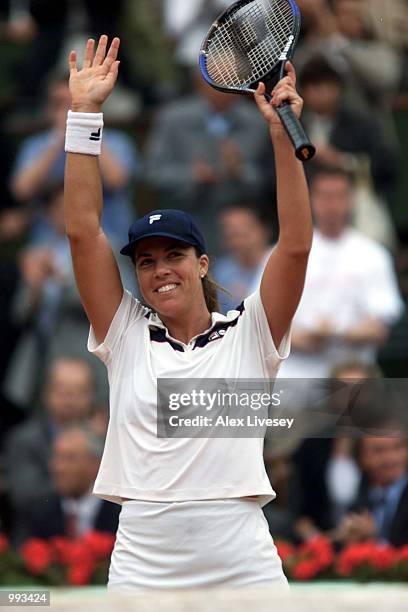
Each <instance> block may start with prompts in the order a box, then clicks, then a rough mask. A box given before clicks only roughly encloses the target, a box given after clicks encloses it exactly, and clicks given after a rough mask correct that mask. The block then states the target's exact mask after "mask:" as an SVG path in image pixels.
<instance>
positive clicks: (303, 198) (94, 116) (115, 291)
mask: <svg viewBox="0 0 408 612" xmlns="http://www.w3.org/2000/svg"><path fill="white" fill-rule="evenodd" d="M118 48H119V39H118V38H115V39H114V40H113V41H112V42H111V44H110V47H109V49H108V40H107V37H106V36H101V38H100V40H99V44H98V46H97V49H96V52H95V43H94V41H93V40H89V41H88V43H87V46H86V50H85V54H84V60H83V64H82V68H79V67H78V65H77V57H76V53H75V52H74V51H73V52H71V54H70V57H69V65H70V90H71V95H72V105H71V110H70V111H69V113H68V120H67V133H66V151H67V153H68V154H67V162H66V173H65V206H66V231H67V235H68V238H69V241H70V245H71V251H72V259H73V264H74V270H75V275H76V281H77V284H78V288H79V291H80V295H81V299H82V302H83V305H84V308H85V310H86V313H87V315H88V318H89V321H90V323H91V330H90V336H89V344H88V348H89V350H90V351H91V352H93V353H94V354H95V355H97V356H98V357H99V358H100V359H101V360H102V361H103V362H104V363H105V364H106V367H107V371H108V377H109V383H110V422H109V428H108V432H107V436H106V442H105V450H104V455H103V459H102V462H101V466H100V470H99V473H98V477H97V480H96V483H95V488H94V493H95V494H96V495H98V496H100V497H102V498H104V499H108V500H111V501H114V502H116V503H119V504H122V510H121V514H120V520H119V528H118V532H117V539H116V544H115V547H114V551H113V553H112V559H111V565H110V571H109V582H108V587H109V589H119V588H121V589H123V588H125V589H131V590H145V589H166V588H167V589H168V588H178V589H180V588H191V587H211V586H216V585H223V586H234V587H244V586H248V587H266V586H273V585H279V586H281V587H283V588H287V581H286V578H285V576H284V574H283V571H282V564H281V561H280V559H279V557H278V554H277V551H276V547H275V546H274V544H273V540H272V538H271V536H270V534H269V530H268V525H267V522H266V520H265V518H264V515H263V512H262V505H264V504H265V503H266V502H268V501H269V500H271V499H273V498H274V497H275V493H274V491H273V490H272V488H271V485H270V482H269V479H268V477H267V475H266V472H265V467H264V463H263V439H261V438H247V439H245V438H237V437H236V436H233V435H231V436H230V437H224V438H214V437H213V438H197V437H196V438H194V437H190V438H188V437H183V438H181V437H180V438H177V437H174V436H173V437H169V438H159V437H157V379H163V378H166V379H184V380H186V379H200V380H203V381H205V380H206V379H214V378H222V379H239V378H246V379H260V378H261V379H274V378H275V376H276V372H277V370H278V368H279V365H280V363H281V362H282V360H284V359H285V358H286V357H287V356H288V353H289V345H290V337H289V336H290V323H291V320H292V317H293V315H294V313H295V310H296V307H297V305H298V302H299V299H300V297H301V294H302V289H303V284H304V278H305V272H306V266H307V261H308V255H309V251H310V248H311V240H312V222H311V213H310V206H309V198H308V190H307V185H306V180H305V176H304V172H303V166H302V163H301V162H299V161H298V160H297V159H296V157H295V156H294V152H293V146H292V144H291V143H290V141H289V139H288V137H287V136H286V133H285V132H284V130H283V128H282V125H281V122H280V120H279V119H278V117H277V115H276V114H275V111H274V109H273V106H274V105H277V104H280V103H281V102H282V101H284V100H287V101H288V102H289V103H290V104H291V105H292V107H293V110H294V111H295V113H296V115H297V116H299V115H300V112H301V108H302V100H301V98H300V97H299V96H298V94H297V92H296V89H295V71H294V69H293V67H292V66H291V65H290V64H289V65H288V75H287V76H286V77H285V78H284V79H283V80H282V81H280V82H279V83H278V85H277V86H276V88H275V90H274V92H273V97H272V101H271V103H268V102H267V101H266V99H265V97H264V95H263V94H264V91H265V88H264V86H263V85H262V84H261V85H260V86H259V88H258V90H257V93H256V96H255V99H256V103H257V105H258V108H259V111H260V112H261V113H262V115H263V116H264V118H265V120H266V122H267V124H268V126H269V131H270V135H271V139H272V144H273V147H274V150H275V159H276V174H277V189H278V208H279V222H280V237H279V241H278V243H277V245H276V247H275V248H274V250H273V253H272V255H271V257H270V259H269V261H268V263H267V266H266V269H265V273H264V275H263V278H262V282H261V286H260V289H259V290H258V291H256V292H255V293H254V294H252V295H250V296H249V297H248V298H247V299H245V300H244V302H243V304H242V305H241V306H240V307H238V308H237V310H234V311H231V312H230V313H229V314H228V315H227V316H223V315H221V314H219V313H218V312H217V311H216V309H217V302H216V296H215V294H214V288H213V285H212V283H211V280H210V278H209V276H208V269H209V258H208V255H207V253H206V247H205V241H204V238H203V236H202V234H201V232H200V230H199V228H198V227H197V226H196V225H195V223H194V222H193V220H192V219H191V217H190V216H189V215H187V214H186V213H184V212H181V211H175V210H161V211H154V212H152V213H151V214H149V215H147V216H146V217H143V218H142V219H139V220H138V221H136V223H134V224H133V225H132V227H131V228H130V230H129V243H128V244H127V245H126V246H125V247H124V248H123V249H122V253H123V254H125V255H126V256H129V257H130V258H131V259H132V261H133V263H134V265H135V273H136V277H137V280H138V283H139V287H140V291H141V295H142V297H143V300H144V302H145V304H147V305H148V306H145V305H142V304H141V303H140V302H139V301H138V300H136V299H135V298H134V297H132V295H131V294H130V293H129V292H128V291H126V290H124V288H123V286H122V282H121V278H120V275H119V272H118V267H117V264H116V261H115V257H114V255H113V252H112V249H111V247H110V245H109V243H108V241H107V239H106V236H105V234H104V233H103V231H102V229H101V225H100V219H101V211H102V191H101V178H100V173H99V167H98V154H99V152H100V147H101V139H102V128H103V115H102V112H101V108H102V104H103V102H104V101H105V100H106V98H107V97H108V95H109V94H110V92H111V91H112V89H113V87H114V84H115V81H116V78H117V75H118V68H119V62H118V60H117V54H118ZM226 436H228V434H226Z"/></svg>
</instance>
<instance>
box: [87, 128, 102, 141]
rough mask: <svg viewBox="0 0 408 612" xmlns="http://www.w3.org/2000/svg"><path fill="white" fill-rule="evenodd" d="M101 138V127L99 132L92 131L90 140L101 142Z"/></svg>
mask: <svg viewBox="0 0 408 612" xmlns="http://www.w3.org/2000/svg"><path fill="white" fill-rule="evenodd" d="M100 139H101V128H99V130H98V131H97V132H91V135H90V137H89V140H94V141H95V142H99V141H100Z"/></svg>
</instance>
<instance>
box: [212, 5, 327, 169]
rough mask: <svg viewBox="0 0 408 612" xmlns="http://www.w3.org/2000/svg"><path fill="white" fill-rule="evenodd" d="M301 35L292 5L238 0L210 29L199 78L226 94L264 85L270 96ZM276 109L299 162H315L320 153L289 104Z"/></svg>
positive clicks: (283, 73) (296, 15)
mask: <svg viewBox="0 0 408 612" xmlns="http://www.w3.org/2000/svg"><path fill="white" fill-rule="evenodd" d="M299 31H300V11H299V8H298V7H297V5H296V3H295V2H294V1H293V0H239V2H235V3H234V4H232V5H231V6H230V7H229V8H227V9H226V10H225V11H224V12H223V13H221V15H220V16H219V17H218V18H217V20H216V21H215V22H214V23H213V25H212V26H211V29H210V31H209V32H208V34H207V36H206V38H205V40H204V42H203V44H202V46H201V51H200V70H201V74H202V75H203V77H204V79H205V80H206V81H207V83H209V85H211V86H212V87H214V88H215V89H218V90H219V91H223V92H227V93H239V94H250V95H252V94H253V93H254V92H255V91H256V89H257V87H258V83H259V82H260V81H263V82H264V83H265V86H266V90H267V91H270V90H271V89H272V88H273V86H274V85H275V84H276V83H277V81H278V80H280V79H282V78H283V77H284V76H285V64H286V61H287V60H290V59H291V57H292V56H293V51H294V48H295V45H296V42H297V38H298V36H299ZM266 97H267V99H268V101H270V99H271V98H270V96H268V95H266ZM274 108H275V110H276V112H277V113H278V115H279V117H280V120H281V121H282V124H283V126H284V127H285V129H286V131H287V133H288V134H289V137H290V139H291V140H292V142H293V146H294V147H295V152H296V157H298V158H299V159H300V160H302V161H308V160H309V159H312V157H313V156H314V154H315V152H316V149H315V147H314V146H313V145H312V143H311V142H310V140H309V138H308V137H307V135H306V133H305V131H304V129H303V127H302V124H301V123H300V121H299V119H298V118H297V117H296V115H295V114H294V112H293V110H292V108H291V106H290V104H289V103H287V102H284V103H283V104H281V105H280V106H278V107H274Z"/></svg>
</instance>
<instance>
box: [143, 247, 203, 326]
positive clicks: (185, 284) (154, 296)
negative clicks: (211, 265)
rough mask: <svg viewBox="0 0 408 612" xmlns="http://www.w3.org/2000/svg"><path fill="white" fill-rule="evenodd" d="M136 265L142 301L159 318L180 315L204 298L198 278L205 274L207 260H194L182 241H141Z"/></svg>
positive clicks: (193, 251) (191, 250)
mask: <svg viewBox="0 0 408 612" xmlns="http://www.w3.org/2000/svg"><path fill="white" fill-rule="evenodd" d="M135 266H136V276H137V280H138V283H139V288H140V292H141V294H142V296H143V299H144V300H145V302H146V303H147V304H148V305H149V306H150V307H151V308H153V310H155V311H156V312H157V313H158V314H159V315H162V316H164V317H176V316H178V315H182V314H183V313H185V312H188V311H189V310H190V309H191V308H192V307H194V304H195V303H196V304H197V303H198V300H200V301H201V300H202V299H203V288H202V282H201V278H202V276H205V275H206V274H207V271H208V257H207V255H201V257H197V254H196V251H195V249H194V247H192V246H190V245H188V244H186V243H184V242H180V241H177V240H174V239H172V238H166V237H162V236H155V237H152V238H144V239H143V240H141V241H140V242H139V243H138V244H137V246H136V250H135Z"/></svg>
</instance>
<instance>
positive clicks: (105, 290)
mask: <svg viewBox="0 0 408 612" xmlns="http://www.w3.org/2000/svg"><path fill="white" fill-rule="evenodd" d="M107 44H108V39H107V36H101V38H100V39H99V44H98V48H97V50H96V53H94V48H95V42H94V40H92V39H90V40H88V42H87V45H86V49H85V55H84V60H83V66H82V69H78V66H77V56H76V52H75V51H72V52H71V53H70V56H69V68H70V80H69V86H70V91H71V111H72V112H71V113H70V118H69V123H70V126H69V127H68V128H67V139H66V151H67V159H66V165H65V225H66V234H67V236H68V239H69V242H70V246H71V254H72V261H73V265H74V272H75V278H76V283H77V286H78V290H79V293H80V296H81V300H82V304H83V306H84V308H85V311H86V314H87V316H88V319H89V321H90V323H91V325H92V327H93V329H94V332H95V335H96V338H97V339H98V340H99V341H100V342H102V341H103V340H104V338H105V336H106V334H107V331H108V329H109V326H110V324H111V322H112V319H113V317H114V314H115V312H116V310H117V309H118V307H119V304H120V302H121V299H122V295H123V287H122V282H121V278H120V274H119V269H118V266H117V263H116V260H115V257H114V254H113V251H112V249H111V246H110V244H109V242H108V240H107V238H106V236H105V234H104V232H103V230H102V228H101V214H102V207H103V198H102V184H101V176H100V170H99V159H98V153H97V148H98V145H99V142H100V140H101V138H102V127H103V116H102V113H101V110H102V105H103V102H104V101H105V100H106V98H107V97H108V96H109V94H110V93H111V91H112V89H113V87H114V85H115V82H116V79H117V75H118V68H119V62H118V61H117V59H116V58H117V54H118V49H119V44H120V41H119V39H118V38H114V39H113V41H112V43H111V45H110V48H109V50H108V51H107ZM83 113H86V114H83ZM88 126H89V127H88ZM78 151H81V152H78ZM88 151H89V152H88Z"/></svg>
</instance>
